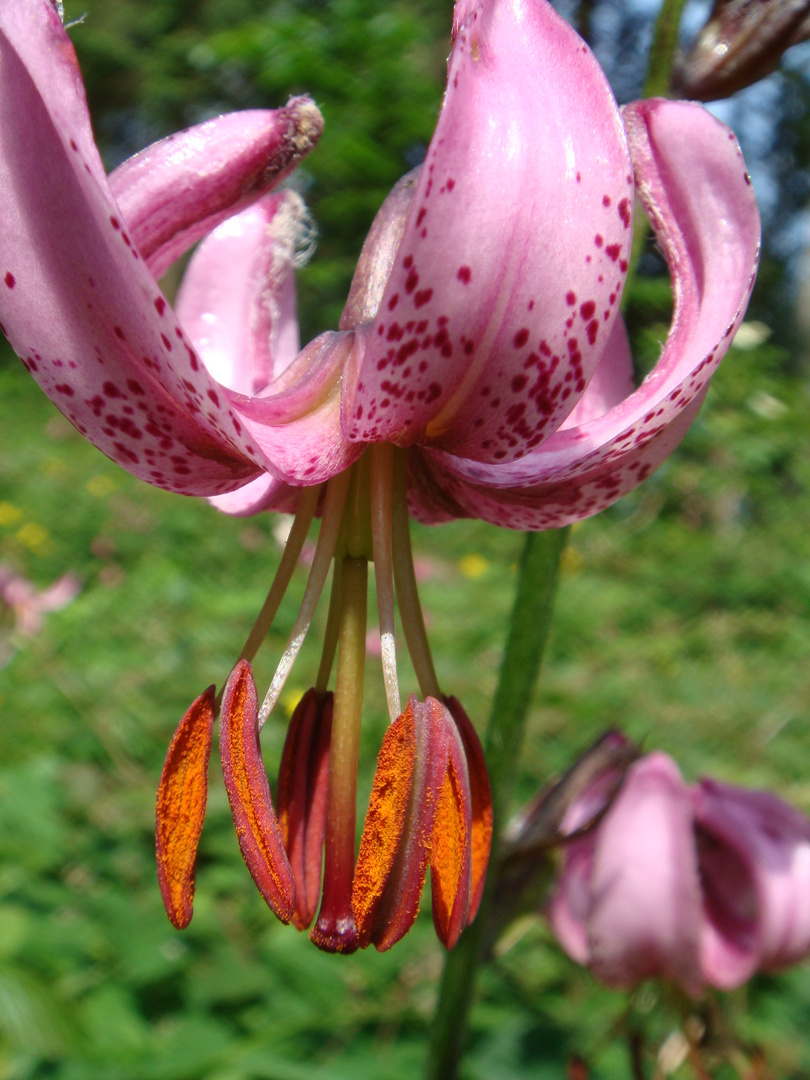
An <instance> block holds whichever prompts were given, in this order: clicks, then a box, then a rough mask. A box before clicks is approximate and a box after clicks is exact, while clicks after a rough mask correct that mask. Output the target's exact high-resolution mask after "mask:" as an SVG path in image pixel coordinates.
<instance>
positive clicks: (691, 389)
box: [433, 100, 760, 529]
mask: <svg viewBox="0 0 810 1080" xmlns="http://www.w3.org/2000/svg"><path fill="white" fill-rule="evenodd" d="M624 116H625V122H626V124H627V128H628V132H629V136H630V145H631V150H632V153H633V163H634V166H635V170H636V183H637V186H638V191H639V195H640V197H641V199H642V201H643V203H644V206H645V209H646V211H647V213H648V215H649V216H650V219H651V221H652V225H653V228H654V230H655V233H656V236H657V239H658V242H659V244H660V245H661V247H662V249H663V251H664V254H665V256H666V258H667V262H668V263H669V268H670V272H671V274H672V277H673V283H674V295H675V311H674V315H673V321H672V327H671V329H670V333H669V337H668V338H667V342H666V345H665V347H664V351H663V353H662V356H661V359H660V360H659V362H658V364H657V365H656V367H655V368H654V370H653V371H652V372H651V374H650V375H649V376H648V377H647V378H646V379H645V381H644V382H643V383H642V385H641V386H640V387H639V388H638V390H636V391H635V392H634V393H632V394H630V395H629V396H628V397H626V398H625V400H623V401H621V402H620V403H619V404H616V405H614V406H613V407H612V408H610V409H608V411H607V412H605V413H604V414H603V415H601V416H599V415H597V416H595V417H594V418H591V419H586V420H585V421H584V422H582V423H580V424H578V425H575V426H566V427H564V428H563V429H562V430H560V431H557V432H556V433H555V434H554V435H552V436H551V437H550V438H549V439H547V440H546V442H544V443H543V445H542V446H540V447H538V449H537V450H535V451H534V452H533V453H532V454H530V455H528V456H527V457H526V458H524V459H523V460H521V461H516V462H512V463H509V464H507V465H503V466H491V465H482V464H479V463H477V462H474V461H470V460H463V459H460V458H456V457H452V456H451V455H449V454H444V453H438V452H436V453H434V455H433V459H434V462H435V464H436V466H438V470H439V475H438V476H437V480H438V482H439V483H440V484H441V486H442V488H443V489H444V492H445V495H446V496H447V497H448V498H450V499H452V500H454V501H455V502H457V503H458V504H459V505H460V506H461V507H462V508H463V509H464V511H465V512H466V513H467V514H469V515H471V516H475V517H482V518H484V519H485V520H487V521H492V522H494V523H497V524H500V525H503V524H508V525H511V526H513V527H516V528H523V529H545V528H551V527H553V526H558V525H564V524H566V523H568V522H571V521H576V520H579V519H580V518H583V517H588V516H589V515H591V514H595V513H597V512H598V511H600V510H602V509H604V507H605V506H608V505H610V504H611V503H612V502H614V501H615V500H616V499H618V498H619V497H620V496H622V495H624V494H625V493H626V492H628V491H630V490H632V488H634V487H635V486H636V485H637V484H638V483H639V482H640V481H641V480H643V479H644V478H645V477H646V476H648V475H649V474H650V473H651V472H652V471H653V470H654V469H656V468H657V467H658V466H659V465H660V464H661V463H662V461H664V459H665V458H666V457H667V455H668V454H670V453H671V452H672V450H673V449H674V448H675V446H677V444H678V442H679V441H680V440H681V438H682V437H683V435H684V434H685V432H686V430H687V429H688V427H689V424H690V423H691V421H692V419H693V418H694V416H695V414H696V413H697V410H698V409H699V407H700V404H701V401H702V400H703V396H704V394H705V391H706V386H707V383H708V380H709V378H710V377H711V375H712V373H713V372H714V370H715V368H716V367H717V365H718V364H719V362H720V360H721V358H722V357H723V355H724V354H725V352H726V350H727V349H728V347H729V345H730V344H731V340H732V338H733V336H734V333H735V331H736V329H737V327H738V326H739V324H740V322H741V321H742V317H743V314H744V313H745V309H746V306H747V304H748V299H749V297H750V294H751V289H752V287H753V284H754V278H755V275H756V267H757V258H758V252H759V236H760V229H759V215H758V212H757V208H756V202H755V200H754V195H753V192H752V190H751V186H750V181H749V179H748V175H747V173H746V171H745V165H744V163H743V160H742V155H741V153H740V149H739V146H738V145H737V142H736V140H735V138H734V136H733V134H732V133H731V132H730V131H729V130H728V128H727V127H725V125H723V124H721V123H720V121H718V120H716V119H715V118H714V117H712V116H711V115H710V114H709V113H708V112H706V111H705V110H704V109H703V108H702V107H701V106H699V105H694V104H690V103H685V102H670V101H661V100H652V101H645V102H638V103H636V104H635V105H632V106H628V107H627V108H626V109H625V110H624ZM620 333H621V331H620V330H618V329H617V330H615V331H614V333H613V338H612V341H611V348H617V349H626V342H625V343H624V344H622V342H621V341H619V340H617V337H616V335H617V334H620ZM441 473H445V474H450V477H452V478H449V477H448V478H447V479H444V478H442V476H441Z"/></svg>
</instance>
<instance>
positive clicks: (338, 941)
mask: <svg viewBox="0 0 810 1080" xmlns="http://www.w3.org/2000/svg"><path fill="white" fill-rule="evenodd" d="M340 578H341V582H340V584H341V588H340V629H339V638H338V657H337V674H336V677H335V705H334V714H333V720H332V741H331V745H330V751H329V781H328V788H327V797H326V798H327V808H326V820H327V829H326V842H325V860H324V882H323V897H322V900H321V910H320V913H319V915H318V920H317V922H316V924H315V926H314V927H313V929H312V931H311V932H310V938H311V940H312V941H313V942H314V943H315V944H316V945H317V946H318V947H319V948H321V949H325V950H326V951H327V952H354V951H355V949H356V948H357V946H358V941H357V929H356V927H355V923H354V916H353V915H352V907H351V893H352V878H353V876H354V856H355V848H354V835H355V822H356V813H357V760H358V754H359V747H360V720H361V714H362V707H363V676H364V672H365V660H366V608H367V587H368V559H366V558H364V557H362V556H361V557H355V556H352V555H345V556H344V557H343V560H342V566H341V573H340Z"/></svg>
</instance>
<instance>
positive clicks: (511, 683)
mask: <svg viewBox="0 0 810 1080" xmlns="http://www.w3.org/2000/svg"><path fill="white" fill-rule="evenodd" d="M567 539H568V529H555V530H552V531H550V532H544V533H527V535H526V541H525V546H524V549H523V556H522V558H521V561H520V569H519V574H518V583H517V592H516V595H515V603H514V607H513V608H512V617H511V622H510V626H509V635H508V637H507V641H506V649H505V651H504V656H503V661H502V663H501V671H500V677H499V680H498V689H497V690H496V692H495V699H494V701H493V704H492V714H491V717H490V723H489V729H488V731H487V738H486V746H485V753H486V759H487V767H488V769H489V777H490V782H491V784H492V801H493V809H494V813H495V836H496V847H497V835H498V829H499V828H501V827H502V825H503V821H504V818H505V812H506V804H507V802H508V798H509V791H510V786H511V780H512V777H513V776H514V771H515V766H516V763H517V761H518V760H519V758H520V751H521V747H522V745H523V735H524V731H525V727H526V719H527V716H528V712H529V705H530V704H531V699H532V694H533V691H534V688H535V684H536V682H537V676H538V674H539V671H540V664H541V661H542V658H543V650H544V649H545V645H546V641H547V640H548V632H549V628H550V625H551V614H552V609H553V604H554V593H555V590H556V587H557V576H558V571H559V565H560V556H561V555H562V552H563V549H564V548H565V544H566V540H567ZM492 856H493V857H492V859H491V863H490V865H495V862H496V859H497V851H496V850H493V853H492ZM490 886H491V880H490V881H489V882H488V885H487V890H486V892H485V894H484V900H483V903H482V905H481V910H480V912H479V914H478V918H477V919H476V921H475V922H474V923H473V925H472V926H471V927H470V928H469V929H468V930H466V931H465V932H464V934H463V935H462V937H461V940H460V941H459V943H458V945H457V946H456V948H455V949H454V950H453V951H452V952H451V953H449V954H448V956H447V959H446V961H445V966H444V973H443V975H442V981H441V986H440V988H439V1000H438V1004H437V1007H436V1014H435V1016H434V1021H433V1029H432V1032H431V1041H430V1047H429V1050H428V1061H427V1069H426V1073H425V1075H426V1076H427V1077H428V1080H455V1078H456V1077H457V1076H458V1069H459V1064H460V1061H461V1055H462V1053H463V1050H464V1043H465V1041H466V1035H467V1021H468V1017H469V1013H470V1008H471V1006H472V1001H473V993H474V989H475V976H476V972H477V969H478V967H479V965H480V963H481V960H482V958H483V948H484V941H485V937H486V935H485V929H486V925H487V918H488V914H489V910H490V904H491V891H490Z"/></svg>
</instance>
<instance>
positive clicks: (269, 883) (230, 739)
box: [219, 660, 295, 923]
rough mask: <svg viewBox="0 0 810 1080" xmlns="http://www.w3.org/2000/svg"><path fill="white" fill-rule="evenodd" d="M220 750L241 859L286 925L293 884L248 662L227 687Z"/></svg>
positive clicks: (292, 904)
mask: <svg viewBox="0 0 810 1080" xmlns="http://www.w3.org/2000/svg"><path fill="white" fill-rule="evenodd" d="M219 749H220V754H221V756H222V772H223V774H224V777H225V787H226V789H227V792H228V800H229V802H230V804H231V814H232V815H233V822H234V825H235V827H236V836H237V839H238V840H239V847H240V848H241V850H242V857H243V858H244V860H245V863H246V865H247V868H248V870H249V871H250V875H251V877H252V878H253V880H254V882H255V883H256V887H257V888H258V890H259V892H260V893H261V894H262V896H263V897H264V899H265V901H266V902H267V904H268V906H269V907H270V908H271V909H272V911H273V912H274V913H275V914H276V915H277V916H278V917H279V919H281V921H282V922H285V923H288V922H289V921H290V919H291V918H292V916H293V913H294V911H295V882H294V878H293V872H292V869H291V867H290V862H289V859H288V858H287V853H286V851H285V850H284V844H283V842H282V838H281V832H280V831H279V826H278V821H277V819H276V815H275V811H274V810H273V803H272V800H271V798H270V785H269V784H268V782H267V772H266V770H265V767H264V762H263V761H262V754H261V748H260V746H259V708H258V700H257V697H256V686H255V683H254V682H253V673H252V671H251V668H250V664H249V663H248V662H247V661H246V660H240V661H239V663H238V664H237V665H236V667H235V668H234V669H233V671H232V672H231V675H230V677H229V679H228V682H227V684H226V686H225V693H224V695H223V699H222V712H221V715H220V728H219Z"/></svg>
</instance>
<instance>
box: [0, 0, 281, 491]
mask: <svg viewBox="0 0 810 1080" xmlns="http://www.w3.org/2000/svg"><path fill="white" fill-rule="evenodd" d="M0 200H1V201H2V205H3V213H2V216H1V217H0V325H1V326H2V329H3V331H4V332H5V334H6V335H7V336H8V338H9V340H10V341H11V343H12V345H13V347H14V349H15V351H16V352H17V353H18V355H19V356H20V357H21V358H22V361H23V363H24V364H25V366H26V368H27V369H28V370H29V371H30V372H31V374H32V375H33V376H34V378H35V379H36V380H37V381H38V382H39V383H40V385H41V386H42V388H43V389H44V390H45V392H46V393H47V394H48V395H49V396H50V397H51V398H52V399H53V401H54V402H55V403H56V404H57V405H58V407H59V408H60V409H61V410H62V412H64V414H65V415H66V416H67V417H68V419H69V420H70V421H71V422H72V423H73V424H74V425H75V426H76V427H77V428H78V429H79V431H80V432H82V434H84V435H86V436H87V438H88V439H90V440H91V441H92V442H94V443H95V445H96V446H98V447H99V449H101V450H102V451H103V452H104V453H106V454H107V455H108V456H109V457H111V458H112V459H113V460H114V461H117V462H118V463H119V464H121V465H123V466H124V468H126V469H128V470H129V471H130V472H132V473H134V474H135V475H136V476H140V477H141V478H143V479H144V480H147V481H149V482H150V483H153V484H155V485H157V486H158V487H165V488H169V489H170V490H173V491H178V492H182V493H184V494H192V495H203V494H205V495H210V494H216V493H219V492H223V491H228V490H232V489H233V488H235V487H239V486H242V485H243V484H244V483H245V482H246V481H247V480H249V479H251V477H253V476H255V475H257V473H258V471H259V469H258V468H257V466H256V465H255V464H254V459H255V458H258V457H259V456H260V455H259V451H258V450H257V449H256V448H255V447H254V446H253V445H252V443H251V442H250V440H249V438H247V437H246V435H245V433H244V432H242V433H241V437H240V435H239V433H238V432H237V431H236V429H235V428H234V426H233V421H235V420H236V417H235V415H234V414H233V412H232V411H231V410H230V409H229V408H228V406H227V402H225V401H224V400H222V399H221V398H220V397H219V396H218V393H217V391H218V384H217V383H215V382H214V381H213V380H212V379H211V378H210V376H209V375H208V373H207V372H206V371H205V370H204V368H203V367H202V365H201V363H200V361H199V359H198V357H197V355H196V353H195V352H194V350H193V349H192V348H191V346H190V345H189V343H188V342H187V341H186V339H185V337H184V336H183V332H182V330H181V329H180V327H179V326H178V324H177V322H176V320H175V319H174V317H173V314H172V312H171V310H170V309H169V308H168V306H167V305H166V302H165V300H164V298H163V296H162V295H161V293H160V291H159V290H158V288H157V286H156V284H155V282H154V279H153V277H152V275H151V273H150V272H149V270H148V268H147V267H146V265H145V264H144V261H143V259H142V258H141V256H140V254H139V252H138V250H137V248H136V247H135V245H134V244H133V241H132V239H131V238H130V236H129V234H128V233H127V230H126V228H125V227H124V223H123V219H122V217H121V216H120V211H119V210H118V208H117V206H116V205H115V203H114V201H113V200H112V197H111V194H110V191H109V187H108V185H107V183H106V180H105V178H104V175H103V170H102V169H101V163H100V161H99V159H98V154H97V152H96V150H95V147H94V146H93V143H92V135H91V131H90V122H89V118H88V115H87V110H86V103H85V99H84V92H83V89H82V85H81V79H80V76H79V72H78V67H77V63H76V58H75V54H74V52H73V47H72V45H71V44H70V41H69V39H68V37H67V35H66V33H65V31H64V29H63V27H62V24H61V22H60V20H59V17H58V15H57V14H56V11H55V9H54V7H53V4H52V3H50V0H30V2H26V3H24V4H20V3H15V2H14V0H2V2H1V3H0ZM236 422H237V424H238V420H236Z"/></svg>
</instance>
